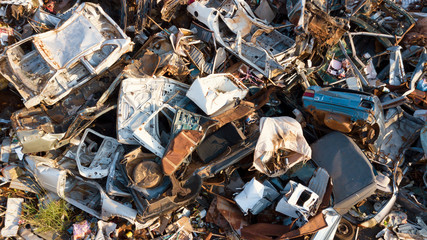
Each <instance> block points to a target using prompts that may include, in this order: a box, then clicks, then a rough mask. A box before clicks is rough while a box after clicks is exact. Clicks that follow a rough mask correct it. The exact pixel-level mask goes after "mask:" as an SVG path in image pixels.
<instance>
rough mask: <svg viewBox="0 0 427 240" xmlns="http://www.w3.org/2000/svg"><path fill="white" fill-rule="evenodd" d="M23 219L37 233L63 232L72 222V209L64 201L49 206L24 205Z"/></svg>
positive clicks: (31, 203)
mask: <svg viewBox="0 0 427 240" xmlns="http://www.w3.org/2000/svg"><path fill="white" fill-rule="evenodd" d="M22 218H23V219H24V220H25V221H26V222H27V223H29V224H30V225H31V226H33V227H34V228H35V231H36V232H48V231H53V232H57V233H59V232H62V231H65V230H66V227H68V225H69V221H70V208H69V206H68V205H67V202H65V201H64V200H62V199H61V200H57V201H51V202H50V203H48V204H47V205H43V204H38V205H37V204H35V203H34V202H30V203H24V207H23V216H22Z"/></svg>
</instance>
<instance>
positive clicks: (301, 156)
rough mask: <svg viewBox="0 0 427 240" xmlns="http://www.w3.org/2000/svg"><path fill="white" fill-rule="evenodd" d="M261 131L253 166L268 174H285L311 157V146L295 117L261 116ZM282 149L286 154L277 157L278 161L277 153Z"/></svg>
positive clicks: (272, 175)
mask: <svg viewBox="0 0 427 240" xmlns="http://www.w3.org/2000/svg"><path fill="white" fill-rule="evenodd" d="M260 131H261V132H260V136H259V139H258V142H257V146H256V147H255V153H254V163H253V166H254V167H255V168H256V169H257V170H258V171H260V172H262V173H264V174H266V175H267V176H269V177H277V176H280V175H283V174H284V173H285V172H286V171H287V170H288V169H289V168H291V167H292V166H294V165H295V164H297V163H299V162H305V161H307V160H308V159H310V158H311V148H310V146H309V145H308V143H307V141H306V140H305V138H304V136H303V134H302V128H301V125H300V124H299V123H298V122H297V121H296V120H295V119H293V118H290V117H276V118H261V120H260ZM281 150H282V151H284V152H285V153H284V156H280V157H277V158H278V159H277V161H276V159H275V158H276V157H275V154H276V153H277V152H278V151H281ZM279 166H280V167H279Z"/></svg>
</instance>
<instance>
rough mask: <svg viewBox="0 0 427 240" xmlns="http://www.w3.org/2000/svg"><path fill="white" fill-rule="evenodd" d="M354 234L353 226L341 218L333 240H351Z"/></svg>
mask: <svg viewBox="0 0 427 240" xmlns="http://www.w3.org/2000/svg"><path fill="white" fill-rule="evenodd" d="M355 234H356V231H355V226H354V225H353V224H351V223H350V222H349V221H347V220H345V219H344V218H343V219H341V222H340V223H339V225H338V228H337V232H336V233H335V238H334V240H352V239H353V238H354V235H355Z"/></svg>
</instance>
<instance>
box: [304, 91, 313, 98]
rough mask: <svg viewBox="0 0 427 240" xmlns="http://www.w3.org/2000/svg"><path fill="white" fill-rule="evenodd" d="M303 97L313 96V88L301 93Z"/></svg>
mask: <svg viewBox="0 0 427 240" xmlns="http://www.w3.org/2000/svg"><path fill="white" fill-rule="evenodd" d="M303 96H304V97H311V98H312V97H314V90H307V91H305V92H304V94H303Z"/></svg>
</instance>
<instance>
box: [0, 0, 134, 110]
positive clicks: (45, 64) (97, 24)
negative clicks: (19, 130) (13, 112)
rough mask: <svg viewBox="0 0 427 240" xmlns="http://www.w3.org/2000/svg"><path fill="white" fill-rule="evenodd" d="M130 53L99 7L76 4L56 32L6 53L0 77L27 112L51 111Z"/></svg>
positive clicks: (129, 43)
mask: <svg viewBox="0 0 427 240" xmlns="http://www.w3.org/2000/svg"><path fill="white" fill-rule="evenodd" d="M132 48H133V42H132V41H131V39H130V38H129V37H128V36H126V34H125V33H124V32H123V31H122V30H121V29H120V28H119V26H118V25H117V24H116V23H115V22H114V21H113V19H111V18H110V17H109V16H108V15H107V14H106V13H105V12H104V11H103V10H102V8H101V7H100V6H99V5H97V4H93V3H82V4H81V5H79V6H78V7H77V9H76V10H75V11H74V13H73V15H72V16H71V17H70V18H69V19H68V20H66V21H65V22H64V23H63V24H61V25H60V26H59V27H58V28H56V29H54V30H52V31H48V32H44V33H40V34H37V35H34V36H31V37H28V38H26V39H24V40H22V41H19V42H18V43H16V44H13V45H11V46H9V47H7V48H6V49H5V51H4V52H3V54H2V55H1V56H0V73H1V74H2V75H3V76H4V77H5V78H6V79H7V80H8V81H9V82H10V83H11V84H12V85H13V86H14V87H15V88H16V89H17V90H18V92H19V94H20V95H21V96H22V97H23V100H24V105H25V106H26V107H27V108H30V107H33V106H36V105H38V104H39V103H41V102H43V103H45V104H47V105H53V104H55V103H56V102H58V101H59V100H61V99H62V98H64V97H65V96H67V95H68V94H69V93H70V92H71V90H72V89H75V88H78V87H80V86H82V85H83V84H85V83H86V82H88V81H89V80H90V79H92V78H93V77H95V76H96V75H98V74H100V73H102V72H103V71H105V70H107V69H108V68H109V67H110V66H111V65H113V64H114V63H115V62H116V61H117V60H118V59H119V58H120V57H121V56H122V55H123V54H125V53H127V52H129V51H131V50H132Z"/></svg>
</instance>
